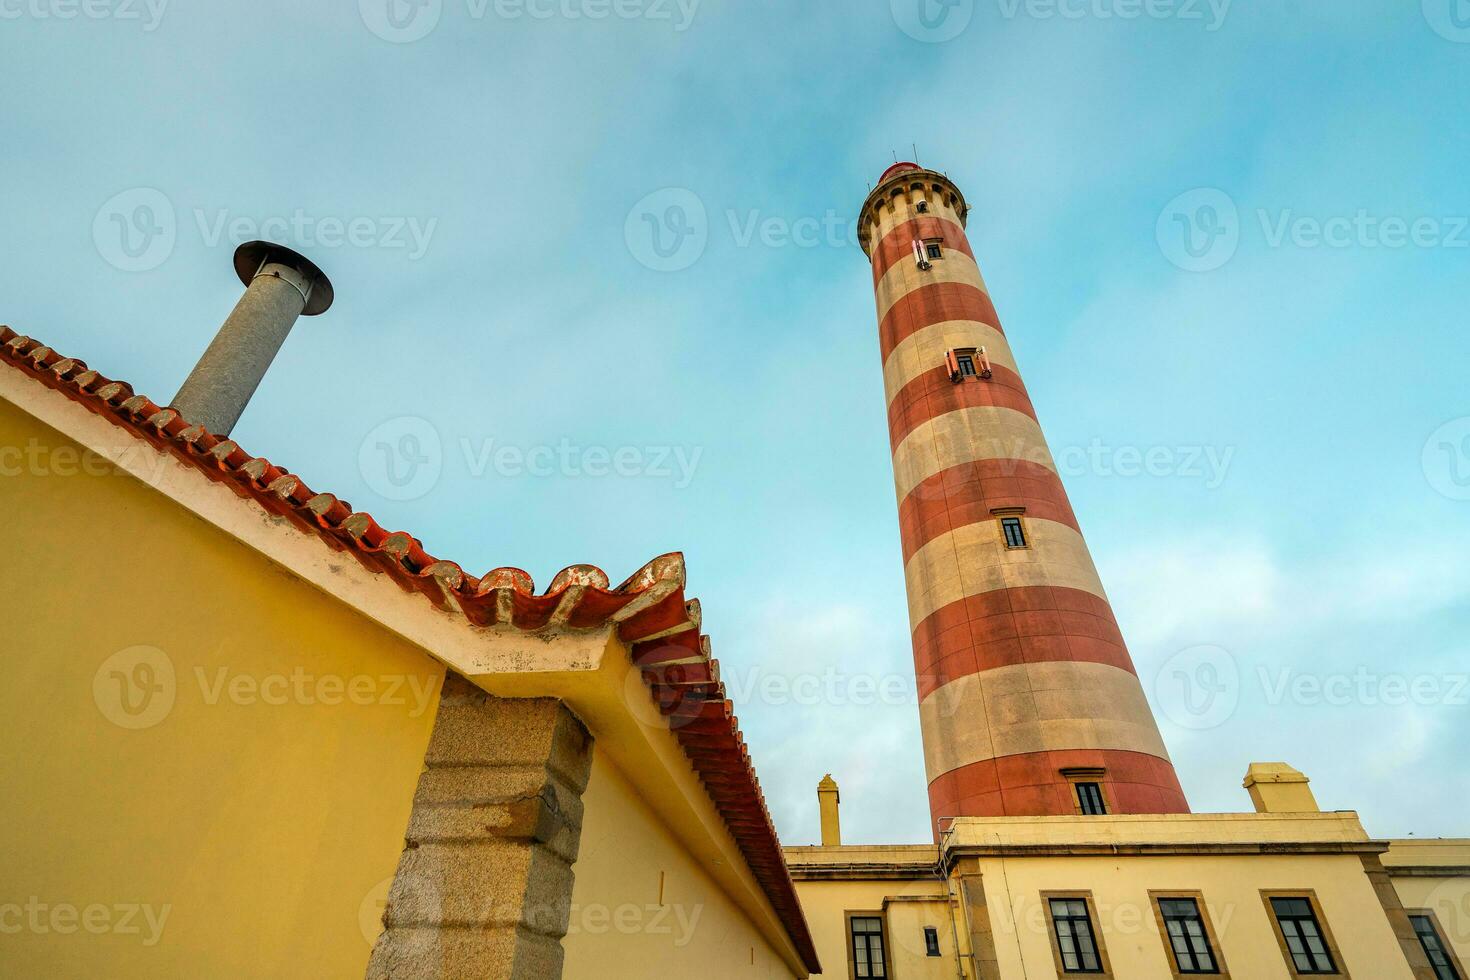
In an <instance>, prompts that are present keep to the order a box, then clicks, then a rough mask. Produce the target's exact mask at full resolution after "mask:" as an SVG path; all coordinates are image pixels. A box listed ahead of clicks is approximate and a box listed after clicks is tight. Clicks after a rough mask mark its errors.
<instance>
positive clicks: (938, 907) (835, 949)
mask: <svg viewBox="0 0 1470 980" xmlns="http://www.w3.org/2000/svg"><path fill="white" fill-rule="evenodd" d="M796 894H797V896H798V897H799V898H800V899H801V906H802V908H803V909H804V910H805V912H806V920H807V925H808V926H810V928H811V931H812V940H813V941H814V942H815V943H816V946H817V956H818V957H819V958H820V959H821V961H822V974H821V975H822V976H824V977H845V976H847V975H848V960H849V958H850V957H849V955H848V948H847V913H848V912H881V913H882V914H883V920H884V923H883V929H884V936H885V938H886V939H887V941H888V949H889V958H890V961H891V962H892V964H893V975H894V977H900V978H905V980H907V978H909V977H914V978H928V977H935V978H938V977H953V976H954V959H953V957H954V936H953V931H952V927H951V926H950V924H949V912H948V906H947V904H946V903H945V901H944V884H943V882H941V881H940V880H938V879H935V880H934V881H902V880H898V881H894V880H881V879H880V880H877V881H841V880H839V881H812V880H808V881H798V882H797V883H796ZM892 897H902V898H904V899H910V898H932V899H934V901H928V902H912V901H890V902H887V904H886V906H885V899H889V898H892ZM926 925H932V926H936V927H938V928H939V949H940V952H941V953H942V954H943V955H941V956H940V957H938V958H932V957H928V956H925V955H924V926H926Z"/></svg>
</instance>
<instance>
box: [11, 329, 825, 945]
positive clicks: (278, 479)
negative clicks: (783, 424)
mask: <svg viewBox="0 0 1470 980" xmlns="http://www.w3.org/2000/svg"><path fill="white" fill-rule="evenodd" d="M0 363H5V364H8V365H10V366H12V367H14V368H16V369H19V370H21V371H23V372H25V373H26V374H27V375H28V376H30V377H31V378H33V379H35V380H36V381H39V382H40V383H42V384H44V385H46V386H47V387H48V388H51V389H53V390H54V391H58V392H60V393H62V394H63V395H65V396H66V397H67V398H69V399H71V400H72V401H73V402H75V403H77V404H78V405H81V406H82V407H84V408H86V409H87V410H88V411H90V412H92V413H93V414H94V415H98V416H101V417H102V418H104V419H107V420H108V421H109V422H112V423H113V424H115V425H117V426H119V427H121V428H123V429H126V430H128V431H129V432H131V433H132V434H133V435H135V436H137V437H138V438H141V439H143V440H145V441H146V442H148V443H149V444H150V445H152V446H153V447H155V448H156V449H159V450H161V451H163V452H166V453H168V454H169V455H171V456H173V457H174V458H175V459H178V460H180V461H181V462H183V463H185V464H187V465H189V466H192V467H193V468H194V469H196V470H198V471H199V472H200V473H203V474H204V475H205V476H207V477H208V478H209V479H211V480H214V481H215V482H217V483H222V484H224V485H225V486H227V487H229V488H230V489H231V490H233V491H234V492H235V493H236V494H238V495H239V496H240V497H241V498H243V499H245V500H247V501H251V502H253V503H254V504H256V505H258V506H260V507H263V508H265V509H266V510H267V511H269V512H271V513H272V514H276V515H279V516H282V517H285V518H287V519H289V520H290V521H291V522H292V523H293V524H295V525H296V527H298V528H300V529H301V530H302V531H303V532H305V533H309V534H312V535H314V536H316V537H317V538H319V539H321V541H323V542H324V543H325V544H326V545H327V546H329V547H331V548H333V549H334V550H336V551H339V552H346V553H347V554H350V555H352V556H353V557H354V558H356V559H357V560H358V561H360V562H361V563H362V564H363V565H364V566H366V567H367V568H368V569H370V570H371V571H374V572H379V573H382V574H384V575H387V576H389V577H390V578H392V579H393V580H394V581H395V582H397V583H398V584H399V586H401V587H402V588H403V589H405V590H407V591H410V592H417V593H419V594H421V595H423V596H424V598H425V599H427V600H428V601H429V602H431V603H433V604H434V605H435V606H437V607H439V608H441V609H447V608H450V607H451V606H453V607H454V608H457V610H458V611H459V612H461V613H463V615H464V617H465V618H466V619H467V620H468V621H469V622H470V623H472V624H474V625H476V626H482V627H483V626H501V627H511V628H514V629H518V630H523V631H527V632H537V631H547V632H550V631H561V630H593V629H605V628H607V627H609V626H612V627H614V628H615V629H616V630H617V633H618V636H619V637H620V638H621V639H622V640H623V641H625V642H627V643H628V644H630V645H631V647H632V650H633V661H634V663H635V665H637V666H638V667H640V668H641V669H642V670H641V672H642V675H643V680H644V682H645V683H646V684H647V685H648V689H649V693H650V695H651V696H652V698H653V701H654V703H655V704H656V705H658V708H659V711H660V712H661V713H662V715H663V716H664V717H666V718H667V719H668V723H669V729H670V731H671V732H672V733H673V734H674V736H675V737H676V738H677V739H678V740H679V743H680V744H681V745H682V746H683V748H684V752H685V755H687V756H688V758H689V760H690V762H691V763H692V764H693V766H694V770H695V772H696V774H698V776H699V777H700V780H701V782H703V784H704V786H705V788H706V790H707V791H708V793H709V796H710V799H711V800H712V801H713V802H714V804H715V806H716V808H717V809H718V810H719V812H720V815H721V816H722V817H723V819H724V821H725V824H726V826H727V827H728V828H729V830H730V833H731V835H732V836H733V837H734V838H735V841H736V843H737V844H738V845H739V847H740V850H741V853H742V854H743V855H744V857H745V860H746V863H747V864H748V865H749V866H750V869H751V872H752V873H753V874H754V875H755V878H756V880H757V881H758V882H760V884H761V887H762V888H763V889H764V891H765V893H766V896H767V898H768V899H770V902H771V905H772V906H773V907H774V908H775V909H776V912H777V914H778V915H779V916H780V917H781V920H782V922H783V923H784V925H785V926H786V930H787V932H788V934H789V935H790V937H791V940H792V942H793V943H794V944H795V946H796V948H797V951H798V953H799V954H800V956H801V958H802V960H803V962H804V963H805V964H806V967H807V969H808V970H810V971H811V972H813V973H816V972H819V971H820V969H821V966H820V964H819V963H818V961H817V954H816V948H815V947H814V946H813V944H812V939H811V933H810V932H809V930H808V928H807V923H806V917H805V915H804V914H803V913H802V910H801V904H800V902H799V901H798V900H797V898H796V890H795V888H794V886H793V885H792V883H791V875H790V873H789V871H788V870H787V868H786V861H785V858H784V857H783V856H782V853H781V842H780V840H779V839H778V837H777V836H776V829H775V825H774V824H773V823H772V822H771V815H770V811H769V810H767V808H766V803H765V797H764V796H763V795H762V793H761V789H760V781H759V780H758V779H757V778H756V775H755V769H754V767H753V766H752V764H751V761H750V755H749V753H748V752H747V750H746V747H745V739H744V737H743V736H742V735H741V734H740V727H739V724H738V721H737V719H736V717H735V714H734V706H733V705H732V704H731V702H730V701H729V700H728V699H727V697H726V695H725V687H724V684H722V683H721V682H720V679H719V662H718V661H716V660H714V659H713V658H711V656H710V648H709V637H707V636H703V635H701V634H700V631H699V626H700V615H699V602H698V600H694V599H689V600H686V598H685V595H684V585H685V569H684V556H683V555H681V554H679V553H673V554H667V555H662V556H660V557H658V558H655V559H654V560H653V561H651V562H649V563H648V564H647V565H644V566H643V567H642V568H640V569H639V570H638V571H637V572H635V573H634V574H633V575H632V576H631V577H630V578H628V579H627V580H626V581H624V582H623V583H622V584H620V585H618V586H616V587H613V586H611V582H610V580H609V579H608V577H607V573H606V572H604V571H603V570H602V569H600V568H597V567H596V566H593V565H573V566H571V567H570V568H565V569H563V570H562V571H561V572H559V573H558V574H557V575H556V577H555V578H553V579H552V581H551V585H550V586H549V587H548V588H547V590H546V591H545V592H544V593H541V594H537V593H536V591H535V586H534V584H533V583H532V581H531V576H530V575H528V574H527V573H526V572H524V571H523V570H521V569H519V568H497V569H494V570H493V571H490V572H487V573H486V574H484V575H482V576H478V577H477V576H474V575H471V574H468V573H467V572H465V570H464V569H462V568H461V567H460V566H459V565H457V564H456V563H454V562H452V561H444V560H440V559H438V558H435V557H434V556H433V555H430V554H428V553H427V552H425V551H424V549H423V546H422V544H421V543H420V542H419V540H418V539H417V538H414V537H413V536H412V535H410V534H408V533H406V532H404V531H392V532H389V531H387V530H385V529H384V528H383V527H382V526H380V525H379V524H378V522H377V521H375V520H373V518H372V516H371V515H370V514H367V513H364V512H361V511H357V512H354V511H353V509H352V506H351V505H350V504H348V503H347V502H346V501H344V500H341V499H339V498H337V497H335V496H333V495H332V494H330V493H316V492H315V491H313V490H311V488H309V487H308V486H307V485H306V484H305V483H304V482H302V480H301V479H300V478H299V477H296V476H293V475H291V474H290V473H288V472H287V471H285V470H284V469H281V468H280V467H278V466H276V465H274V464H273V463H271V462H270V461H269V460H267V459H265V458H264V457H260V456H251V455H250V454H249V453H247V452H245V450H243V449H241V448H240V446H239V445H238V444H237V443H235V442H234V441H233V440H231V439H222V438H220V437H218V436H216V435H214V434H212V433H210V432H207V431H205V429H204V428H203V427H202V426H197V425H190V424H189V422H188V421H187V420H186V419H184V418H181V417H180V416H179V414H178V412H176V411H174V410H173V409H171V408H166V407H163V406H160V405H158V404H156V403H154V402H153V401H152V400H151V399H149V398H147V397H146V396H144V395H135V394H134V393H133V389H132V387H131V386H130V385H128V384H127V383H126V382H122V381H112V380H110V379H108V378H105V377H103V376H102V375H100V374H98V373H97V372H96V371H93V370H90V369H89V368H88V367H87V365H86V364H84V363H83V362H82V361H79V360H77V359H75V358H71V357H63V356H62V355H61V354H58V353H57V352H56V351H54V350H52V349H51V348H49V347H47V346H45V345H44V344H41V343H39V342H37V341H35V340H32V339H31V338H29V337H24V336H20V335H17V334H16V332H15V331H13V330H11V329H10V328H9V327H4V326H0Z"/></svg>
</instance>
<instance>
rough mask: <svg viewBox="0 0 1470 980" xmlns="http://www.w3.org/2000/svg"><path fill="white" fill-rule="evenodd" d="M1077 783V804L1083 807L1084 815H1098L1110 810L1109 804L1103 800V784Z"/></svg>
mask: <svg viewBox="0 0 1470 980" xmlns="http://www.w3.org/2000/svg"><path fill="white" fill-rule="evenodd" d="M1076 785H1077V805H1078V806H1079V807H1080V808H1081V810H1082V813H1083V815H1085V816H1089V817H1097V816H1102V815H1103V814H1105V813H1107V812H1108V807H1107V804H1106V803H1104V802H1103V795H1102V786H1101V784H1099V783H1077V784H1076Z"/></svg>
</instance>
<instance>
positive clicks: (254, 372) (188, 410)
mask: <svg viewBox="0 0 1470 980" xmlns="http://www.w3.org/2000/svg"><path fill="white" fill-rule="evenodd" d="M235 273H236V275H238V276H239V277H240V281H241V282H243V283H244V284H245V295H244V296H241V297H240V302H238V303H236V304H235V309H234V310H233V311H232V312H231V313H230V315H229V317H228V318H227V319H226V320H225V322H224V325H223V326H221V327H220V328H219V333H217V334H215V336H214V340H213V341H211V342H210V345H209V348H208V349H207V350H206V351H205V352H204V356H203V357H201V358H199V363H198V364H196V365H194V370H193V371H191V372H190V373H189V377H187V378H185V379H184V385H183V387H181V388H180V389H179V393H178V394H177V395H175V396H174V400H173V405H172V406H171V407H172V408H174V409H175V410H176V411H178V413H179V415H181V416H182V417H183V418H184V419H185V421H188V422H191V423H193V424H195V425H202V426H204V428H206V429H208V430H209V431H210V432H212V433H214V434H215V435H218V436H227V435H229V434H230V430H231V429H233V428H234V427H235V423H236V422H237V421H239V419H240V413H241V412H243V411H245V406H246V404H247V403H248V402H249V401H250V396H251V395H254V394H255V389H256V388H258V387H259V386H260V379H261V378H263V377H265V372H266V369H267V368H269V367H270V366H271V361H273V360H275V357H276V352H277V351H279V350H280V349H281V345H282V344H283V343H285V341H286V335H287V334H288V333H290V332H291V327H292V325H294V324H295V323H296V318H297V317H299V316H303V315H304V316H316V315H317V314H318V313H325V312H326V310H327V307H329V306H331V305H332V284H331V282H330V281H329V280H328V279H327V277H326V275H325V274H324V273H323V272H322V270H320V269H318V268H317V267H316V265H315V264H313V263H312V261H311V260H310V259H308V258H306V257H305V256H302V255H299V254H297V253H296V252H293V251H292V250H291V249H289V248H286V247H285V246H284V245H275V244H272V243H271V242H246V243H245V244H244V245H241V246H240V247H239V248H238V249H236V250H235Z"/></svg>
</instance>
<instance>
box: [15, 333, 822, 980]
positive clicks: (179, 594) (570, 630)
mask: <svg viewBox="0 0 1470 980" xmlns="http://www.w3.org/2000/svg"><path fill="white" fill-rule="evenodd" d="M0 466H3V468H4V473H3V476H4V479H3V480H0V505H3V507H4V508H5V511H6V513H7V514H8V515H9V516H10V517H11V519H12V524H13V531H12V536H11V538H10V549H11V551H10V555H9V557H8V559H7V560H6V561H5V563H4V564H3V566H0V568H3V572H0V576H3V578H0V583H3V587H4V590H3V591H4V595H5V599H6V609H7V612H6V614H5V630H4V638H5V659H6V663H7V665H8V667H9V670H10V674H9V679H8V682H7V683H6V684H5V685H4V686H3V687H0V711H3V713H4V716H5V718H6V720H7V727H6V732H7V734H6V737H5V738H4V739H3V741H0V753H3V754H0V769H3V771H4V772H5V774H6V780H7V789H8V791H7V792H6V793H5V795H4V800H3V802H0V814H3V825H4V826H5V828H6V831H7V846H6V848H5V851H4V855H3V857H0V888H3V893H0V976H6V977H63V976H76V977H83V976H85V977H101V976H106V977H140V978H141V977H148V978H157V977H347V976H364V975H365V976H368V977H373V978H390V977H391V978H429V977H451V978H452V977H477V978H478V977H515V978H542V977H556V976H569V977H572V976H581V977H597V976H630V977H631V976H681V975H689V974H699V975H702V976H712V977H713V976H739V977H804V976H807V975H808V974H809V973H814V972H817V971H818V969H819V964H818V962H817V959H816V955H815V952H814V948H813V945H812V941H811V937H810V934H809V932H808V930H807V927H806V923H805V919H804V917H803V914H802V911H801V908H800V905H799V903H798V902H797V900H796V896H795V893H794V891H793V886H792V882H791V879H790V876H789V875H788V873H787V870H786V867H785V864H784V862H783V860H782V856H781V851H780V846H779V843H778V841H777V838H776V833H775V830H774V828H773V827H772V824H771V821H770V817H769V815H768V814H767V812H766V809H765V805H764V801H763V799H762V797H761V792H760V788H759V785H758V784H757V782H756V780H755V774H754V770H753V769H752V767H751V764H750V760H749V757H748V755H747V754H746V751H745V748H744V744H743V741H742V739H741V735H740V732H739V729H738V728H737V727H736V722H735V719H734V717H733V715H732V713H731V709H730V705H729V702H728V701H726V700H725V698H724V693H723V687H722V686H721V685H720V682H719V677H718V667H717V665H716V664H715V662H714V661H713V660H712V659H711V658H710V654H709V643H708V638H707V637H704V636H703V635H702V634H701V632H700V613H699V604H698V602H697V601H695V600H692V599H690V598H688V597H687V596H686V595H685V592H684V586H685V579H684V575H685V573H684V564H683V560H682V558H681V557H680V556H678V555H665V556H663V557H661V558H657V559H655V560H654V561H652V562H650V563H649V564H648V565H647V566H646V567H644V568H643V569H640V570H639V571H638V572H637V573H635V574H634V575H633V576H632V577H631V578H629V579H628V580H627V581H625V582H623V583H622V584H621V585H617V586H614V585H612V584H610V583H609V581H608V578H607V576H606V575H605V574H603V573H602V572H601V571H600V570H598V569H596V568H593V567H591V566H585V565H580V566H574V567H572V568H568V569H566V570H565V571H563V572H562V573H560V574H559V575H558V576H556V578H555V580H554V581H553V582H552V583H551V584H550V586H549V588H547V589H546V591H544V592H538V591H537V590H535V589H534V588H533V586H532V583H531V580H530V577H529V576H527V575H526V573H525V572H522V571H520V570H518V569H513V568H501V569H495V570H494V571H491V572H488V573H486V574H485V575H483V576H479V577H475V576H472V575H469V574H466V573H465V572H464V571H463V570H461V569H460V568H459V567H458V566H456V565H454V564H453V563H451V562H444V561H437V560H435V559H434V558H433V557H431V556H429V555H426V554H424V552H423V550H422V548H421V547H420V545H419V544H418V542H417V541H415V540H414V539H413V538H412V537H411V536H409V535H407V534H404V533H401V532H395V533H391V534H390V533H388V532H386V531H384V530H383V529H382V528H381V527H379V526H378V525H377V524H376V523H375V522H374V521H373V520H372V518H371V517H369V516H368V515H366V514H362V513H354V512H353V511H352V510H351V508H350V507H349V506H348V505H347V504H345V503H344V502H342V501H340V500H338V499H337V498H336V497H334V496H332V495H331V494H318V493H314V492H313V491H311V490H310V489H308V488H307V487H306V486H305V485H304V484H303V483H302V482H301V481H300V480H299V479H297V478H296V477H293V476H291V475H290V474H288V473H287V472H285V471H284V470H282V469H280V468H278V467H276V466H275V465H273V464H271V463H270V462H268V461H266V460H265V459H262V458H258V457H252V456H250V455H249V454H247V453H246V452H245V451H244V450H242V449H241V448H240V447H239V446H238V445H237V444H236V443H234V442H233V441H231V440H229V439H225V438H220V437H219V436H217V435H214V434H211V433H209V432H206V431H205V430H204V429H202V428H200V427H198V426H190V425H188V424H187V423H186V422H185V421H184V420H183V419H181V418H180V417H179V415H178V413H177V412H175V411H173V410H167V409H161V408H160V407H159V406H157V405H156V404H154V403H153V402H151V401H149V400H148V399H147V398H144V397H142V396H135V395H134V394H133V392H132V391H131V389H130V388H129V387H128V386H127V385H126V384H122V383H118V382H113V381H111V380H109V379H107V378H105V377H103V376H101V375H99V374H98V373H97V372H95V371H91V370H89V369H88V368H87V367H86V365H85V364H83V363H82V362H80V361H77V360H74V359H71V358H66V357H63V356H61V355H60V354H58V353H56V352H55V351H52V350H51V349H49V348H47V347H46V346H44V345H42V344H40V343H38V342H36V341H34V340H30V339H28V338H25V337H19V336H17V335H16V334H15V332H14V331H11V330H9V329H0ZM81 529H84V531H83V530H81Z"/></svg>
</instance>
